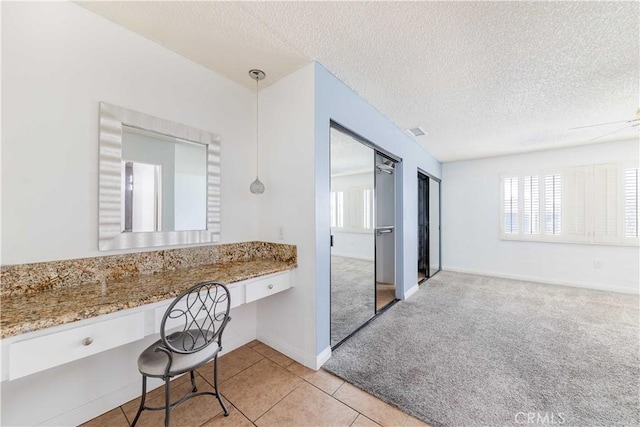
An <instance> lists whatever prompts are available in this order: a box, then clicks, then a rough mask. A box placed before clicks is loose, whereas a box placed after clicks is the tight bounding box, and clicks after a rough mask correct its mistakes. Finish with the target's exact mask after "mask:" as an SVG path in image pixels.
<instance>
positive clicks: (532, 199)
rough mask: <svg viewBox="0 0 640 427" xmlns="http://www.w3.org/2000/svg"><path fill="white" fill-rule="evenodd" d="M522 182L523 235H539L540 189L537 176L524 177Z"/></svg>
mask: <svg viewBox="0 0 640 427" xmlns="http://www.w3.org/2000/svg"><path fill="white" fill-rule="evenodd" d="M523 182H524V189H523V190H524V196H523V199H524V200H523V203H524V206H523V208H524V216H523V220H524V225H523V230H522V232H523V233H524V234H540V189H539V187H538V176H525V177H523Z"/></svg>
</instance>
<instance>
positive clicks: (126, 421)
mask: <svg viewBox="0 0 640 427" xmlns="http://www.w3.org/2000/svg"><path fill="white" fill-rule="evenodd" d="M218 364H219V369H220V371H219V379H218V381H219V382H220V392H221V393H222V396H223V397H224V400H225V402H226V403H227V407H228V408H229V416H228V417H225V416H224V414H223V413H222V410H221V409H220V405H219V404H218V401H217V400H216V399H215V397H213V396H199V397H195V398H193V399H190V400H188V401H187V402H185V403H184V404H182V405H180V406H178V407H177V408H176V409H175V410H174V411H173V412H172V414H171V425H172V426H176V427H179V426H184V427H199V426H202V427H251V426H258V427H268V426H277V427H286V426H292V427H303V426H313V427H321V426H352V427H375V426H389V427H396V426H397V427H420V426H422V427H424V426H427V424H425V423H423V422H422V421H420V420H417V419H415V418H413V417H411V416H409V415H407V414H405V413H404V412H402V411H400V410H398V409H397V408H395V407H393V406H391V405H389V404H387V403H385V402H383V401H381V400H379V399H377V398H375V397H373V396H371V395H370V394H368V393H366V392H364V391H362V390H360V389H358V388H356V387H354V386H352V385H350V384H348V383H346V382H344V381H343V380H342V379H340V378H338V377H336V376H333V375H332V374H330V373H328V372H326V371H323V370H319V371H314V370H312V369H309V368H307V367H305V366H303V365H301V364H299V363H297V362H295V361H293V360H292V359H290V358H288V357H287V356H285V355H284V354H282V353H280V352H278V351H276V350H274V349H272V348H271V347H269V346H266V345H265V344H263V343H261V342H259V341H252V342H250V343H249V344H247V345H245V346H243V347H240V348H238V349H236V350H234V351H232V352H230V353H228V354H225V355H224V356H221V357H220V359H219V361H218ZM212 375H213V366H212V364H208V365H205V366H203V367H202V368H200V369H198V376H197V378H196V384H197V385H198V388H199V389H200V390H205V389H208V390H211V389H213V387H212V386H211V384H209V383H207V380H211V381H213V380H212ZM189 383H190V382H189V378H188V376H187V375H185V376H182V377H180V378H177V379H176V380H174V381H173V382H172V388H171V391H172V395H174V396H179V395H181V394H178V393H184V392H186V391H187V389H188V388H189ZM147 396H148V397H147V403H148V404H149V405H154V406H155V405H158V406H159V405H162V404H163V403H164V395H163V389H162V387H160V388H157V389H155V390H152V391H150V392H149V393H148V394H147ZM139 403H140V399H139V398H138V399H135V400H132V401H130V402H127V403H125V404H124V405H122V406H119V407H118V408H116V409H113V410H111V411H109V412H107V413H106V414H103V415H101V416H99V417H97V418H94V419H93V420H91V421H89V422H87V423H85V424H83V426H86V427H98V426H104V427H120V426H123V427H124V426H129V425H130V423H131V421H132V420H133V417H134V416H135V414H136V411H137V409H138V405H139ZM163 422H164V413H163V412H162V411H144V412H143V413H142V415H141V416H140V420H139V421H138V426H140V427H146V426H160V425H163Z"/></svg>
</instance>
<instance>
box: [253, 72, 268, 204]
mask: <svg viewBox="0 0 640 427" xmlns="http://www.w3.org/2000/svg"><path fill="white" fill-rule="evenodd" d="M265 76H266V74H265V73H264V71H262V70H256V69H253V70H250V71H249V77H251V78H252V79H253V80H255V81H256V180H255V181H253V182H252V183H251V186H249V190H250V191H251V192H252V193H253V194H262V193H264V184H263V183H262V182H260V178H258V135H259V133H258V90H259V87H258V82H259V81H260V80H262V79H264V78H265Z"/></svg>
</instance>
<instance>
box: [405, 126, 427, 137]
mask: <svg viewBox="0 0 640 427" xmlns="http://www.w3.org/2000/svg"><path fill="white" fill-rule="evenodd" d="M407 132H409V133H410V134H411V135H413V136H415V137H416V138H417V137H419V136H424V135H426V134H427V133H426V132H425V131H424V130H422V128H421V127H420V126H416V127H413V128H409V129H407Z"/></svg>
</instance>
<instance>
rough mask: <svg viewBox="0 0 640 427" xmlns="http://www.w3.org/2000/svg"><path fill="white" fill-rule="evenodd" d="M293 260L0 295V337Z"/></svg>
mask: <svg viewBox="0 0 640 427" xmlns="http://www.w3.org/2000/svg"><path fill="white" fill-rule="evenodd" d="M296 267H297V262H296V261H295V260H289V261H276V260H273V259H252V260H243V261H227V262H219V263H215V264H208V265H200V266H194V267H190V268H184V269H178V270H173V271H165V272H160V273H155V274H147V275H138V276H133V277H126V278H122V279H119V280H112V281H106V282H103V283H85V284H78V285H73V286H67V287H63V288H59V289H50V290H45V291H41V292H36V293H25V294H17V295H11V296H4V297H3V298H2V310H1V312H0V339H6V338H10V337H14V336H17V335H21V334H25V333H29V332H34V331H38V330H42V329H46V328H51V327H54V326H60V325H66V324H69V323H72V322H76V321H80V320H85V319H91V318H94V317H98V316H102V315H106V314H111V313H115V312H118V311H120V310H125V309H131V308H136V307H141V306H144V305H147V304H153V303H156V302H160V301H164V300H169V299H172V298H175V297H176V296H178V295H179V294H180V293H181V292H183V291H185V290H186V289H188V288H189V287H190V286H192V285H195V284H197V283H200V282H204V281H217V282H221V283H224V284H226V285H229V287H233V286H234V283H237V282H242V281H245V280H249V279H253V278H259V277H262V276H267V275H270V274H274V273H279V272H284V271H287V270H293V269H295V268H296Z"/></svg>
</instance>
